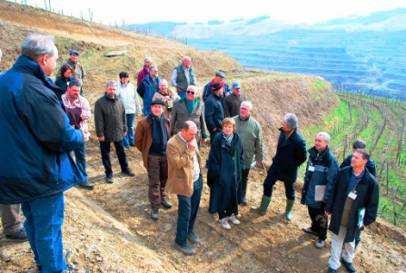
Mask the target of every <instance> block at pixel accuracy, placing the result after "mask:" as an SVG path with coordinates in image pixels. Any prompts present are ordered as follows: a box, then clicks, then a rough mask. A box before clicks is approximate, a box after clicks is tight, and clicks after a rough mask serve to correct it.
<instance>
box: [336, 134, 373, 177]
mask: <svg viewBox="0 0 406 273" xmlns="http://www.w3.org/2000/svg"><path fill="white" fill-rule="evenodd" d="M366 147H367V145H366V144H365V142H364V141H363V140H360V139H357V140H356V141H355V142H354V143H353V144H352V151H353V152H355V151H356V150H358V149H366ZM351 158H352V155H349V156H347V158H346V159H344V161H343V163H341V165H340V168H344V167H347V166H351ZM365 168H367V169H368V171H369V173H370V174H372V175H373V176H376V167H375V162H374V161H373V160H372V159H370V158H369V159H368V162H367V165H366V166H365Z"/></svg>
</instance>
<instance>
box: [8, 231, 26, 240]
mask: <svg viewBox="0 0 406 273" xmlns="http://www.w3.org/2000/svg"><path fill="white" fill-rule="evenodd" d="M5 237H6V239H7V240H10V241H15V242H25V241H27V240H28V238H27V233H25V230H24V229H22V228H21V229H19V230H17V231H16V232H14V233H10V234H6V235H5Z"/></svg>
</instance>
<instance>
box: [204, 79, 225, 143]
mask: <svg viewBox="0 0 406 273" xmlns="http://www.w3.org/2000/svg"><path fill="white" fill-rule="evenodd" d="M211 88H212V94H211V95H210V96H209V97H208V98H207V100H206V102H205V103H204V106H205V108H204V118H205V120H206V125H207V129H208V130H209V133H210V141H213V139H214V137H215V135H216V134H217V133H219V132H221V127H222V126H221V124H222V122H223V119H224V108H223V103H222V99H223V92H224V85H223V84H221V83H216V84H214V85H213V86H212V87H211Z"/></svg>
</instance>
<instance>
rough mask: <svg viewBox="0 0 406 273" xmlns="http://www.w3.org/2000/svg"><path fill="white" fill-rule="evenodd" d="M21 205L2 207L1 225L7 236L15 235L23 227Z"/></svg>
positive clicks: (0, 209) (0, 208) (0, 206)
mask: <svg viewBox="0 0 406 273" xmlns="http://www.w3.org/2000/svg"><path fill="white" fill-rule="evenodd" d="M20 207H21V206H20V204H18V205H0V212H1V224H2V226H3V233H4V234H5V235H14V234H16V233H18V232H19V231H20V230H21V229H22V228H23V227H22V222H21V216H20V210H21V209H20Z"/></svg>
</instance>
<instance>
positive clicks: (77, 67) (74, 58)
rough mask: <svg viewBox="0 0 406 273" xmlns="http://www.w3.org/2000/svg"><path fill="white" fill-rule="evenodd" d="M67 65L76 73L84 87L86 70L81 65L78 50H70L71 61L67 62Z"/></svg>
mask: <svg viewBox="0 0 406 273" xmlns="http://www.w3.org/2000/svg"><path fill="white" fill-rule="evenodd" d="M66 63H67V64H69V65H70V66H71V67H72V68H73V71H74V75H73V76H75V77H76V78H78V79H79V80H80V82H81V84H82V85H83V80H84V78H85V75H86V74H85V70H84V69H83V66H82V65H81V64H80V63H79V51H77V50H76V49H71V50H69V59H68V60H67V61H66ZM82 93H83V91H82V86H81V87H80V94H82Z"/></svg>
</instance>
